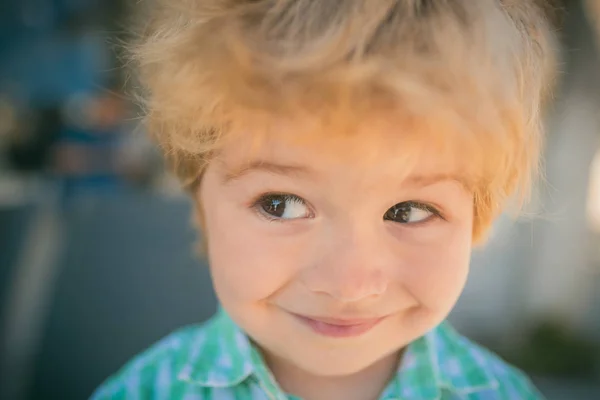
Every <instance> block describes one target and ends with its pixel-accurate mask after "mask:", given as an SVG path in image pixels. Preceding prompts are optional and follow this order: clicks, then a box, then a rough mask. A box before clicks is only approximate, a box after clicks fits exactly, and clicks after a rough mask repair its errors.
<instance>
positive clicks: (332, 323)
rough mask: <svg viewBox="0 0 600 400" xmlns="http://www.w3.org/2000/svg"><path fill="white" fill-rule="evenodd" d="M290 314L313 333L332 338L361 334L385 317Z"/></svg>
mask: <svg viewBox="0 0 600 400" xmlns="http://www.w3.org/2000/svg"><path fill="white" fill-rule="evenodd" d="M292 315H293V316H294V317H295V318H296V319H298V320H299V321H300V322H301V323H303V324H304V325H306V326H308V327H309V328H311V329H312V330H313V331H314V332H315V333H318V334H320V335H323V336H328V337H334V338H348V337H355V336H360V335H363V334H365V333H367V332H368V331H370V330H371V329H373V328H374V327H375V326H377V325H378V324H379V323H380V322H381V321H383V320H384V319H385V317H378V318H366V319H337V318H325V317H307V316H304V315H299V314H293V313H292Z"/></svg>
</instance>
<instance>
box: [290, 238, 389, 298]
mask: <svg viewBox="0 0 600 400" xmlns="http://www.w3.org/2000/svg"><path fill="white" fill-rule="evenodd" d="M330 237H337V239H332V240H326V241H322V243H324V244H323V245H322V246H321V248H322V251H321V252H320V254H319V257H317V259H316V260H315V261H314V262H313V264H312V265H311V266H310V267H308V268H306V269H305V270H304V271H303V273H302V282H303V284H304V285H305V286H306V288H308V290H310V291H311V292H313V293H318V294H323V295H327V296H329V297H331V298H333V299H335V300H337V301H339V302H345V303H350V302H358V301H361V300H365V299H369V298H377V297H379V296H381V295H383V294H384V293H385V291H386V290H387V287H388V282H389V274H388V271H389V266H390V263H391V262H393V261H392V259H391V258H390V255H391V254H390V252H389V250H388V251H386V249H385V243H384V242H385V241H384V240H379V239H380V238H378V237H377V235H376V234H366V233H363V234H361V235H358V234H356V233H351V232H348V231H347V232H346V234H343V235H330Z"/></svg>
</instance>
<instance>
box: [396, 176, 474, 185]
mask: <svg viewBox="0 0 600 400" xmlns="http://www.w3.org/2000/svg"><path fill="white" fill-rule="evenodd" d="M444 181H455V182H457V183H459V184H460V185H462V186H465V187H468V186H469V184H468V182H466V180H465V179H464V178H463V177H460V176H458V175H452V174H433V175H413V176H408V177H407V178H406V179H405V180H404V182H402V183H403V184H405V185H411V186H420V187H426V186H431V185H434V184H436V183H439V182H444Z"/></svg>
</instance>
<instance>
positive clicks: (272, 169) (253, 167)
mask: <svg viewBox="0 0 600 400" xmlns="http://www.w3.org/2000/svg"><path fill="white" fill-rule="evenodd" d="M257 171H263V172H269V173H273V174H277V175H283V176H292V175H305V176H310V175H314V173H313V170H312V169H311V168H309V167H306V166H301V165H285V164H277V163H274V162H270V161H264V160H254V161H251V162H249V163H246V164H244V165H243V166H241V167H238V168H233V169H230V170H228V171H226V173H225V175H224V177H223V182H224V183H225V184H228V183H231V182H234V181H236V180H238V179H240V178H242V177H244V176H246V175H248V174H250V173H252V172H257ZM444 181H454V182H457V183H459V184H460V185H461V186H463V187H465V188H467V187H469V184H468V182H467V181H466V180H465V179H464V178H462V177H460V176H458V175H453V174H432V175H409V176H408V177H407V178H406V179H405V180H404V181H403V182H402V184H403V185H408V186H417V187H427V186H432V185H434V184H436V183H439V182H444Z"/></svg>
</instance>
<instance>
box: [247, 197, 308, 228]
mask: <svg viewBox="0 0 600 400" xmlns="http://www.w3.org/2000/svg"><path fill="white" fill-rule="evenodd" d="M274 196H280V197H283V198H284V201H288V200H292V201H297V202H299V203H302V204H304V205H306V207H307V208H308V209H311V210H312V208H311V207H310V205H309V204H308V202H307V201H306V200H304V199H303V198H302V197H300V196H296V195H295V194H290V193H281V192H270V193H265V194H262V195H260V196H258V197H257V198H256V199H255V200H254V201H252V203H251V205H250V208H251V209H252V210H253V211H254V212H256V214H258V216H260V217H262V218H264V219H266V220H267V221H269V222H279V223H282V222H290V220H288V219H285V218H277V217H274V216H272V215H270V214H267V213H266V212H264V211H263V210H261V207H260V203H261V202H263V201H265V200H267V199H268V198H269V197H274Z"/></svg>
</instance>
